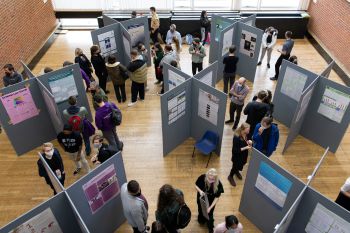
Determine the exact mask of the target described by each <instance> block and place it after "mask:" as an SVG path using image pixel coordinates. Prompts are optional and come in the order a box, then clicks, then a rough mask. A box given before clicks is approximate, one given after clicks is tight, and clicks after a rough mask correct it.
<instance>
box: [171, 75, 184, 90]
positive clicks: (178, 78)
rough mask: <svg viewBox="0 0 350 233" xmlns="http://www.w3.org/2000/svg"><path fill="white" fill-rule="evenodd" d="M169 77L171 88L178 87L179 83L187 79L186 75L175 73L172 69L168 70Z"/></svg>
mask: <svg viewBox="0 0 350 233" xmlns="http://www.w3.org/2000/svg"><path fill="white" fill-rule="evenodd" d="M168 77H169V90H171V89H173V88H175V87H177V86H178V85H180V84H181V83H183V82H185V81H186V79H185V78H184V77H182V76H181V75H179V74H177V73H175V72H174V71H172V70H168Z"/></svg>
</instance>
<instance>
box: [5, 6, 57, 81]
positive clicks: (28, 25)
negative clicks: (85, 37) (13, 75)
mask: <svg viewBox="0 0 350 233" xmlns="http://www.w3.org/2000/svg"><path fill="white" fill-rule="evenodd" d="M0 2H1V4H0V5H1V7H0V69H1V72H0V77H1V81H0V86H2V76H3V72H2V67H3V66H4V64H6V63H12V64H13V65H14V66H15V68H16V69H19V68H20V67H21V66H20V63H19V60H23V61H25V62H26V61H28V59H30V58H32V57H33V56H34V55H35V53H36V52H37V51H38V50H39V49H40V48H41V46H42V44H43V43H44V42H45V40H46V39H47V38H48V37H49V35H50V33H51V32H52V30H53V29H54V28H55V26H56V23H57V20H56V17H55V14H54V10H53V7H52V3H51V0H48V1H47V2H46V3H44V1H43V0H0Z"/></svg>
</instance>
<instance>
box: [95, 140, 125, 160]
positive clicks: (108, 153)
mask: <svg viewBox="0 0 350 233" xmlns="http://www.w3.org/2000/svg"><path fill="white" fill-rule="evenodd" d="M103 141H104V139H103V137H102V136H100V135H95V136H94V137H93V138H92V143H93V145H94V148H95V149H97V150H98V152H97V154H96V155H95V156H93V157H92V158H91V162H92V163H94V164H95V165H98V164H101V163H103V162H104V161H106V160H108V159H109V158H110V157H112V156H113V155H115V154H116V153H117V152H118V151H119V149H118V148H117V147H114V146H110V145H108V144H106V143H103Z"/></svg>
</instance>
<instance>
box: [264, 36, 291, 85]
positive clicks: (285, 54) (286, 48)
mask: <svg viewBox="0 0 350 233" xmlns="http://www.w3.org/2000/svg"><path fill="white" fill-rule="evenodd" d="M285 37H286V40H285V41H284V43H283V46H282V50H279V49H277V51H278V52H279V53H281V55H280V56H279V58H278V59H277V61H276V64H275V76H274V77H271V78H270V79H271V80H277V79H278V75H279V73H280V66H281V64H282V61H283V59H286V60H287V59H288V58H289V57H290V53H291V52H292V49H293V47H294V40H292V32H291V31H286V34H285Z"/></svg>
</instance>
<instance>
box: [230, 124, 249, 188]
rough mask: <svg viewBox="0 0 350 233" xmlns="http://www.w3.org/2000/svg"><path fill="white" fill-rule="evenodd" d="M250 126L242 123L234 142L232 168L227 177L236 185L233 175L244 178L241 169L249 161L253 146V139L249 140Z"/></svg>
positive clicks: (240, 178)
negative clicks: (249, 153)
mask: <svg viewBox="0 0 350 233" xmlns="http://www.w3.org/2000/svg"><path fill="white" fill-rule="evenodd" d="M249 130H250V126H249V124H247V123H242V124H241V126H240V127H239V128H238V129H237V130H236V132H235V134H234V136H233V142H232V157H231V161H232V168H231V172H230V175H229V176H228V177H227V179H228V181H229V182H230V184H231V185H232V186H236V182H235V180H234V179H233V176H234V175H236V176H237V178H238V179H239V180H242V175H241V173H240V172H239V171H242V170H243V166H244V165H245V164H246V163H247V159H248V152H249V150H250V149H251V148H252V145H253V143H252V141H251V140H248V137H247V135H248V134H249Z"/></svg>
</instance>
